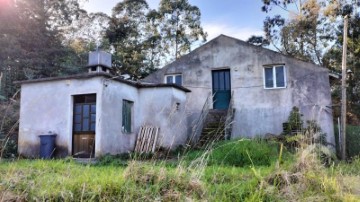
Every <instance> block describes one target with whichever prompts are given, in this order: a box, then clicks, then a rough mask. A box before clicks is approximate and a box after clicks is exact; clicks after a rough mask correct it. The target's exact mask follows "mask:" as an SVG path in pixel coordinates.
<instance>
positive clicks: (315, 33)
mask: <svg viewBox="0 0 360 202" xmlns="http://www.w3.org/2000/svg"><path fill="white" fill-rule="evenodd" d="M351 3H352V2H351V0H346V1H323V0H320V1H318V0H300V1H294V0H291V1H288V0H280V1H278V0H263V7H262V10H263V11H264V12H266V13H270V12H271V11H272V9H273V8H279V9H281V10H282V11H285V13H286V14H288V16H287V17H288V18H287V19H285V17H284V16H281V15H275V16H273V17H270V16H268V17H266V19H265V20H264V31H265V35H266V39H268V40H269V41H270V42H271V44H272V45H273V46H274V47H276V48H277V49H278V50H279V51H280V52H282V53H284V54H287V55H291V56H294V57H296V58H299V59H302V60H305V61H310V62H314V63H316V64H320V65H322V64H323V55H324V51H323V50H325V49H327V48H328V47H329V44H331V42H332V41H333V40H334V39H335V35H334V32H333V30H334V29H333V27H334V24H335V23H337V20H339V19H340V17H341V16H342V15H343V14H345V13H348V12H350V11H351V10H352V8H353V7H354V6H355V5H354V4H352V5H351ZM283 13H284V12H283Z"/></svg>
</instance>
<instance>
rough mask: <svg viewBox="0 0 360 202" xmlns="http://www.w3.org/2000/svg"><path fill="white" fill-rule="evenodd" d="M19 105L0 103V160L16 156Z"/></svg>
mask: <svg viewBox="0 0 360 202" xmlns="http://www.w3.org/2000/svg"><path fill="white" fill-rule="evenodd" d="M19 108H20V107H19V103H18V102H17V101H15V100H10V101H8V102H0V159H1V158H14V157H16V156H17V130H18V120H19Z"/></svg>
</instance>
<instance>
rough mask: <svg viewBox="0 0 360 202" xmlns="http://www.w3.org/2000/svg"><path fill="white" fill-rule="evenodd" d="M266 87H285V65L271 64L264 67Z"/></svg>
mask: <svg viewBox="0 0 360 202" xmlns="http://www.w3.org/2000/svg"><path fill="white" fill-rule="evenodd" d="M264 86H265V88H285V87H286V74H285V66H283V65H280V66H270V67H265V68H264Z"/></svg>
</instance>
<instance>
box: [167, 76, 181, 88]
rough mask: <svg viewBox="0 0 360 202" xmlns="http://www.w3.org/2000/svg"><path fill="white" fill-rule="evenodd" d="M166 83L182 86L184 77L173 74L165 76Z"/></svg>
mask: <svg viewBox="0 0 360 202" xmlns="http://www.w3.org/2000/svg"><path fill="white" fill-rule="evenodd" d="M165 82H166V83H174V84H176V85H179V86H181V85H182V75H181V74H172V75H166V76H165Z"/></svg>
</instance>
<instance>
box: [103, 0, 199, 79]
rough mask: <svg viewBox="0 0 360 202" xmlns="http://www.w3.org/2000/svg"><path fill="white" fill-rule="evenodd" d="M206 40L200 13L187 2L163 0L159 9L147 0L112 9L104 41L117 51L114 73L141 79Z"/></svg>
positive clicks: (135, 1) (125, 3) (184, 0)
mask: <svg viewBox="0 0 360 202" xmlns="http://www.w3.org/2000/svg"><path fill="white" fill-rule="evenodd" d="M205 37H206V34H205V33H204V31H203V30H202V28H201V26H200V10H199V9H198V8H197V7H196V6H192V5H190V4H189V3H188V1H187V0H181V1H180V0H171V1H170V0H163V1H161V2H160V7H159V9H158V10H151V9H149V7H148V4H147V2H146V1H145V0H140V1H138V0H124V1H122V2H120V3H118V4H117V5H116V6H115V7H114V8H113V13H112V16H111V18H110V21H109V27H108V29H107V30H106V37H105V38H106V40H107V41H108V42H109V44H110V46H111V47H112V48H113V50H115V52H114V59H115V60H114V66H115V74H124V73H127V74H130V75H131V77H132V78H133V79H139V78H143V77H145V76H146V75H148V74H149V73H151V72H152V71H155V70H156V68H159V67H160V66H161V65H164V63H165V61H167V60H169V58H171V57H173V56H175V55H176V56H175V58H177V57H180V56H181V55H183V54H185V53H188V52H189V51H190V49H191V46H192V45H194V43H195V42H197V41H199V40H200V38H202V39H203V40H205V39H206V38H205Z"/></svg>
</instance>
